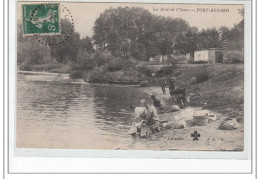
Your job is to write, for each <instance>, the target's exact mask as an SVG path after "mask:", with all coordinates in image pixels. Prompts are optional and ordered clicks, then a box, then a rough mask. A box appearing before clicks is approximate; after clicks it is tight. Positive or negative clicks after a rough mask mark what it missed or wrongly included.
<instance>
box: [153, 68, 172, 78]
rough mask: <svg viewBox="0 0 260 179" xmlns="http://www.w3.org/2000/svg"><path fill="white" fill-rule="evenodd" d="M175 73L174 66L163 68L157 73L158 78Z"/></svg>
mask: <svg viewBox="0 0 260 179" xmlns="http://www.w3.org/2000/svg"><path fill="white" fill-rule="evenodd" d="M173 73H174V67H173V66H165V67H162V68H161V69H160V70H159V71H158V72H157V73H156V76H157V77H164V76H167V75H172V74H173Z"/></svg>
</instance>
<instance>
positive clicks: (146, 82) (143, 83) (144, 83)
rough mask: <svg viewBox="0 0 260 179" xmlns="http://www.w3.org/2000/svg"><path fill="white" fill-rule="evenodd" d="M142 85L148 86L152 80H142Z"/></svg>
mask: <svg viewBox="0 0 260 179" xmlns="http://www.w3.org/2000/svg"><path fill="white" fill-rule="evenodd" d="M140 86H142V87H148V86H150V82H149V81H148V80H144V81H141V83H140Z"/></svg>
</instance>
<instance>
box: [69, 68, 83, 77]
mask: <svg viewBox="0 0 260 179" xmlns="http://www.w3.org/2000/svg"><path fill="white" fill-rule="evenodd" d="M82 77H83V71H81V70H73V71H71V72H70V78H72V79H79V78H82Z"/></svg>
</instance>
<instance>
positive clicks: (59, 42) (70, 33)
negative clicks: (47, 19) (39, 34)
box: [46, 19, 80, 63]
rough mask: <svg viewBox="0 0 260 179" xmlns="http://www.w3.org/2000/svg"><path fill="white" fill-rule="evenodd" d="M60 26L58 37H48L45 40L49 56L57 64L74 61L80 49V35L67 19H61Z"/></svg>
mask: <svg viewBox="0 0 260 179" xmlns="http://www.w3.org/2000/svg"><path fill="white" fill-rule="evenodd" d="M61 26H62V32H61V35H60V36H48V37H47V39H46V41H47V43H48V45H49V46H50V50H51V55H52V57H53V58H55V59H56V60H57V61H58V62H59V63H66V62H68V61H76V60H77V53H78V51H79V48H80V34H79V33H78V32H75V30H74V28H73V25H72V24H71V22H70V21H69V20H67V19H61Z"/></svg>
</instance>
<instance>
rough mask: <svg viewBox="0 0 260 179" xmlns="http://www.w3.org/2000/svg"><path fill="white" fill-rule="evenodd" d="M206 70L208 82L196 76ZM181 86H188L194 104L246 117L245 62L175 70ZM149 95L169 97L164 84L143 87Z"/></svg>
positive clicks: (226, 113) (174, 74)
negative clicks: (198, 79)
mask: <svg viewBox="0 0 260 179" xmlns="http://www.w3.org/2000/svg"><path fill="white" fill-rule="evenodd" d="M201 71H206V72H207V73H208V74H209V77H208V79H207V80H205V81H204V82H200V83H198V82H196V75H197V74H198V73H201ZM172 76H175V77H176V78H177V83H176V85H177V87H179V88H183V87H185V88H186V92H187V95H189V96H190V106H193V107H202V108H203V109H209V110H213V111H215V112H218V113H222V114H224V115H226V116H228V117H233V118H240V119H241V120H242V121H243V119H244V66H243V65H241V64H239V65H238V64H230V65H227V64H216V65H207V66H205V65H203V66H202V65H196V66H192V65H187V66H182V67H179V68H178V69H177V70H176V71H174V72H173V75H172ZM142 89H143V90H144V91H145V92H147V93H148V94H155V95H158V96H159V97H161V98H164V99H165V100H167V99H169V98H170V95H169V91H168V88H167V94H166V95H162V90H161V87H155V86H154V87H145V88H142Z"/></svg>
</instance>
